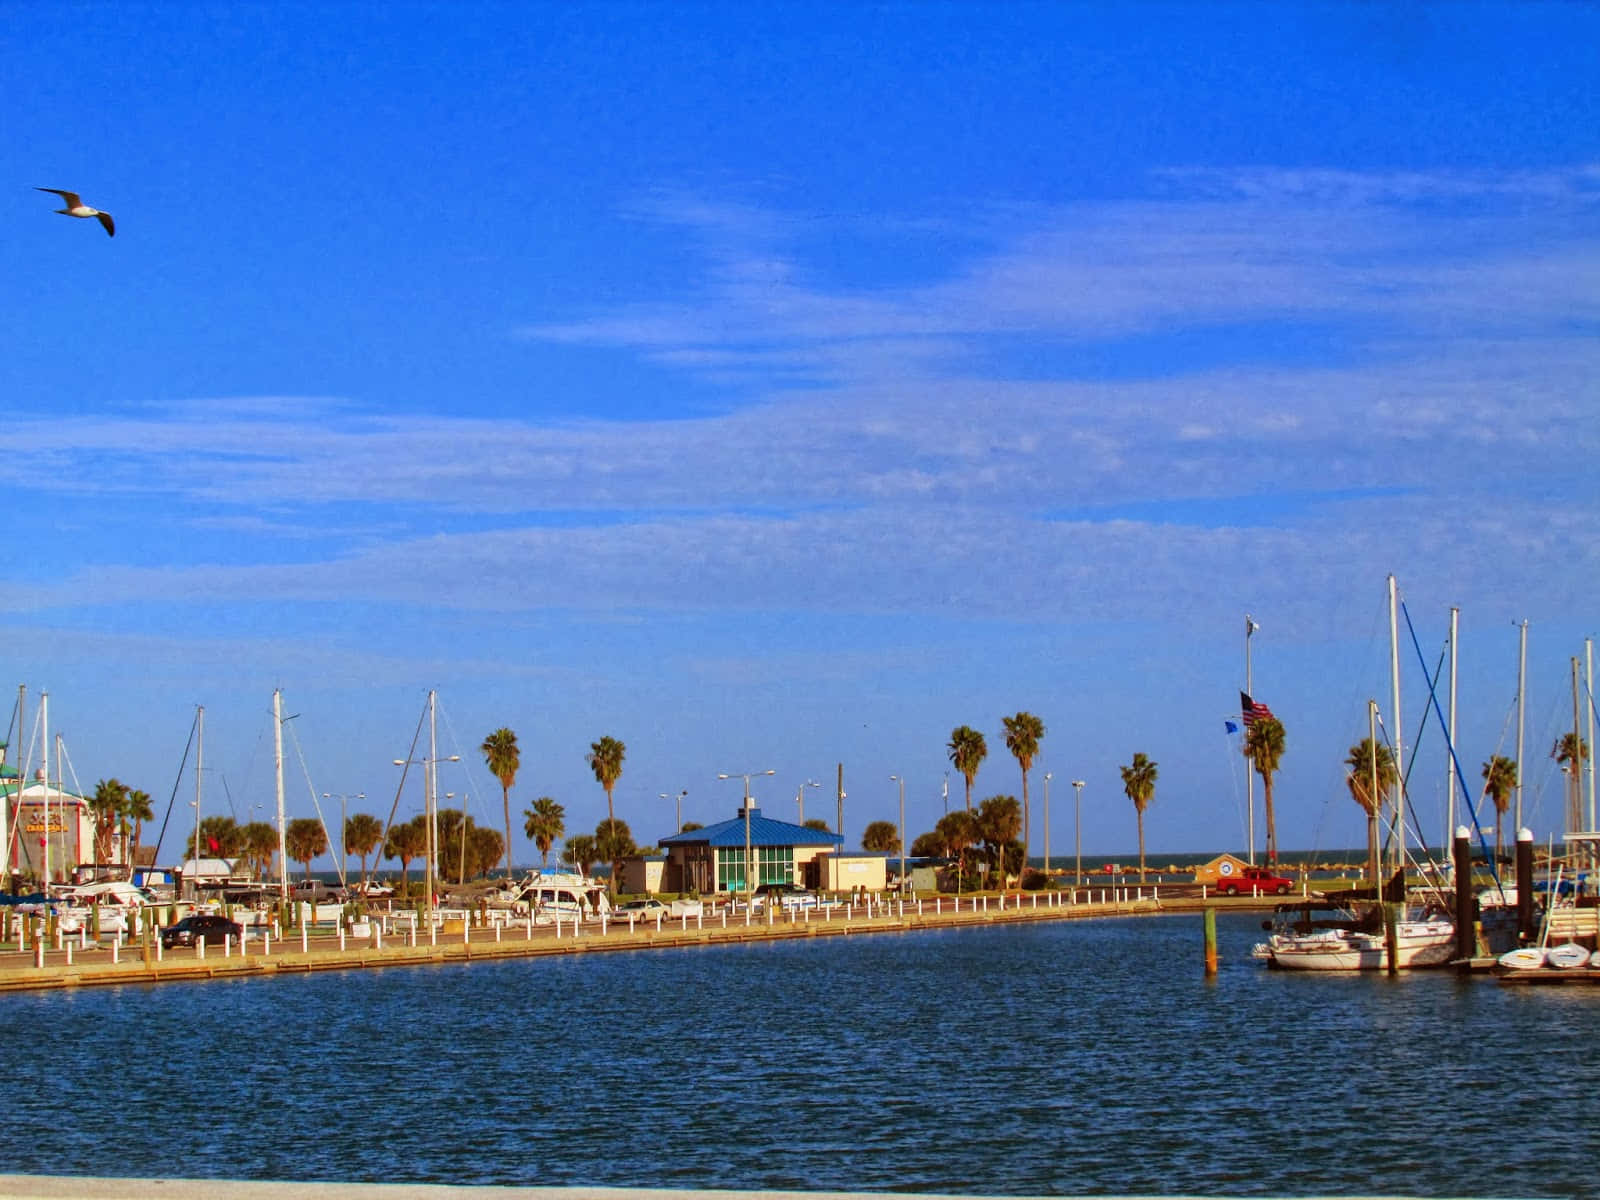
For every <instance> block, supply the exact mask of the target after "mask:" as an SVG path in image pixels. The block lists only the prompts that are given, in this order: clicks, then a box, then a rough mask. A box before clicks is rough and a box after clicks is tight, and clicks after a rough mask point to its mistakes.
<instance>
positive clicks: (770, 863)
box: [660, 804, 844, 896]
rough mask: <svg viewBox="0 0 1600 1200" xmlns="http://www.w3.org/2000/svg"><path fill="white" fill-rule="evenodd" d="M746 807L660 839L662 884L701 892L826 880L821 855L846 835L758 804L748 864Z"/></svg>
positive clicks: (836, 848)
mask: <svg viewBox="0 0 1600 1200" xmlns="http://www.w3.org/2000/svg"><path fill="white" fill-rule="evenodd" d="M746 830H747V823H746V820H745V810H744V807H743V806H742V805H741V806H740V807H739V808H738V809H737V810H736V811H735V813H734V815H733V817H732V818H731V819H729V820H727V821H723V822H721V823H719V824H716V825H708V826H706V827H705V828H703V829H691V830H688V831H687V832H683V833H675V834H672V835H671V836H670V837H664V838H662V839H661V843H660V844H661V849H662V850H664V851H665V852H666V855H667V863H666V870H665V872H664V878H663V880H662V883H663V890H665V891H670V892H690V891H693V892H698V893H699V894H700V895H702V896H707V895H715V894H718V893H723V894H736V893H740V892H743V891H745V890H746V877H747V874H751V873H753V878H752V879H751V881H750V884H749V886H750V887H760V886H761V885H762V884H763V883H794V884H799V885H800V886H802V887H812V888H815V887H818V886H822V885H823V876H822V874H821V863H820V861H819V860H820V859H822V858H824V857H825V856H829V855H835V856H836V855H837V854H838V852H839V851H840V849H841V848H842V847H843V846H844V838H842V837H840V836H839V835H838V834H837V833H829V832H828V831H827V830H826V829H812V828H810V827H809V826H806V825H795V824H792V823H790V822H788V821H779V820H776V819H774V818H772V817H764V816H762V815H761V810H760V809H759V808H757V807H756V806H755V805H754V804H752V805H751V806H750V812H749V821H748V838H749V841H748V846H749V856H750V857H749V864H750V865H749V867H748V868H747V867H746V859H745V850H746V845H747V843H746Z"/></svg>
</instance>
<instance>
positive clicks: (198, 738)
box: [194, 704, 206, 900]
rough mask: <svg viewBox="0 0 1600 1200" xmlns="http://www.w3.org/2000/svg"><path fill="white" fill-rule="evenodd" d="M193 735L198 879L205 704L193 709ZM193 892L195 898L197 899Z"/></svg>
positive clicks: (204, 744) (195, 861)
mask: <svg viewBox="0 0 1600 1200" xmlns="http://www.w3.org/2000/svg"><path fill="white" fill-rule="evenodd" d="M194 720H195V735H194V873H195V877H196V878H197V879H198V878H199V875H200V775H201V772H203V771H204V770H205V765H206V706H205V705H204V704H201V705H198V706H197V707H196V709H195V715H194ZM199 898H200V897H199V893H198V892H196V893H195V899H197V900H198V899H199Z"/></svg>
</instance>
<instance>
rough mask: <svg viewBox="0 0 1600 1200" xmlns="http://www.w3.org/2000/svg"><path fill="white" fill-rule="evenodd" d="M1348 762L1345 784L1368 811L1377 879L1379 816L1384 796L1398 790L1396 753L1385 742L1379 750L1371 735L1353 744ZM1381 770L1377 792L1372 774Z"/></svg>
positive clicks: (1371, 866) (1371, 859) (1369, 856)
mask: <svg viewBox="0 0 1600 1200" xmlns="http://www.w3.org/2000/svg"><path fill="white" fill-rule="evenodd" d="M1344 765H1345V766H1347V767H1349V768H1350V770H1349V772H1348V773H1347V774H1346V775H1345V777H1344V781H1345V785H1346V786H1347V787H1349V789H1350V798H1351V799H1352V800H1354V801H1355V802H1356V803H1357V804H1359V805H1360V806H1361V807H1362V809H1363V810H1364V811H1365V812H1366V814H1367V869H1368V870H1370V871H1371V872H1372V877H1373V880H1374V881H1376V880H1377V877H1378V818H1379V816H1381V815H1382V813H1383V801H1384V797H1386V796H1388V794H1389V793H1390V792H1391V791H1393V790H1394V785H1395V782H1396V776H1395V770H1394V755H1393V754H1391V753H1390V752H1389V747H1388V746H1386V745H1384V744H1383V743H1382V742H1379V743H1377V750H1376V751H1374V750H1373V741H1372V739H1371V738H1362V739H1361V741H1360V742H1358V743H1356V745H1354V746H1351V747H1350V754H1349V757H1347V758H1346V759H1345V760H1344ZM1374 769H1376V771H1377V773H1378V790H1377V794H1376V795H1374V794H1373V790H1372V773H1373V771H1374Z"/></svg>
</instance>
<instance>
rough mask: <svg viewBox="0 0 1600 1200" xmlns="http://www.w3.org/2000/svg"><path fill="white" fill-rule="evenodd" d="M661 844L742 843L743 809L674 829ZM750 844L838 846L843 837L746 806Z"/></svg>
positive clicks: (726, 844) (719, 844) (841, 842)
mask: <svg viewBox="0 0 1600 1200" xmlns="http://www.w3.org/2000/svg"><path fill="white" fill-rule="evenodd" d="M657 844H658V845H662V846H706V845H710V846H743V845H744V810H743V809H740V810H739V814H738V816H736V817H734V818H733V819H732V820H731V821H723V822H722V823H721V824H719V825H707V826H706V827H705V828H704V829H691V830H689V832H688V833H674V834H672V835H671V836H670V837H664V838H662V839H661V841H660V842H659V843H657ZM750 844H751V845H752V846H842V845H844V839H843V838H842V837H840V836H839V835H838V834H837V833H829V832H827V831H826V830H823V829H807V828H806V827H805V826H804V825H795V824H792V823H791V822H789V821H778V820H774V819H773V818H772V817H763V816H762V815H761V810H760V809H759V808H757V807H756V806H755V805H753V804H752V805H751V806H750Z"/></svg>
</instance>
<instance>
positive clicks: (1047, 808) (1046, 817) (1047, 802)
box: [1044, 771, 1054, 875]
mask: <svg viewBox="0 0 1600 1200" xmlns="http://www.w3.org/2000/svg"><path fill="white" fill-rule="evenodd" d="M1053 774H1054V772H1051V771H1046V772H1045V773H1044V873H1045V874H1046V875H1049V874H1050V779H1051V777H1052V775H1053Z"/></svg>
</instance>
